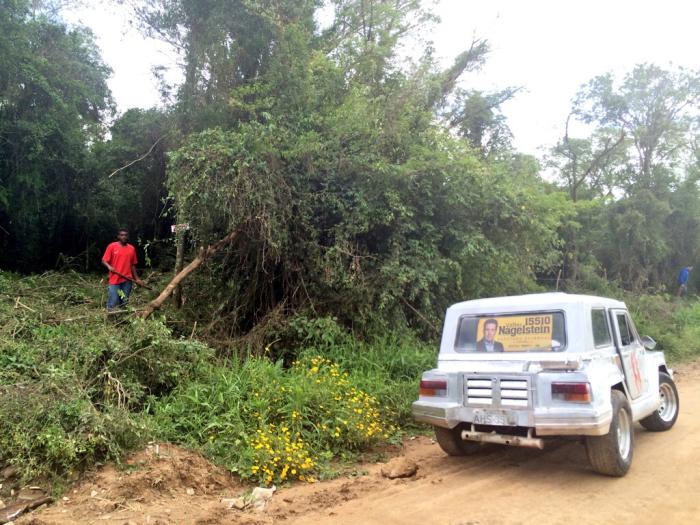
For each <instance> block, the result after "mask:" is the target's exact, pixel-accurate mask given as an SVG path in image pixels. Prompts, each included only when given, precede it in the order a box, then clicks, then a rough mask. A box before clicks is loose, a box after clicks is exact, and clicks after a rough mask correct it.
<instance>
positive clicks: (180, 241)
mask: <svg viewBox="0 0 700 525" xmlns="http://www.w3.org/2000/svg"><path fill="white" fill-rule="evenodd" d="M175 236H176V237H175V239H176V243H177V251H176V252H175V276H177V275H178V274H179V273H180V272H181V271H182V268H183V267H184V266H185V230H184V229H182V228H178V229H177V232H176V233H175ZM173 299H175V308H178V309H179V308H181V307H182V287H181V286H180V285H179V284H178V285H176V286H175V290H174V291H173Z"/></svg>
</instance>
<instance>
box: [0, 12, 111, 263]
mask: <svg viewBox="0 0 700 525" xmlns="http://www.w3.org/2000/svg"><path fill="white" fill-rule="evenodd" d="M30 7H31V6H30V4H29V3H28V2H25V1H21V0H6V1H4V2H3V5H2V9H0V187H2V191H0V246H2V249H1V250H0V265H2V266H5V267H14V268H22V269H25V270H26V269H31V268H41V267H45V266H46V265H51V264H54V263H55V257H56V254H58V253H69V252H73V253H75V252H77V251H80V249H84V247H85V245H86V243H87V242H88V239H87V238H86V237H85V236H84V235H81V232H82V231H84V230H83V229H82V228H81V221H80V213H79V212H78V211H77V208H79V207H80V206H81V203H84V202H85V200H86V199H87V195H88V193H89V190H90V188H92V187H93V186H94V184H95V179H94V177H93V174H92V173H90V172H89V171H88V170H86V163H87V157H88V155H89V149H88V148H89V145H90V144H92V143H94V142H96V141H97V140H99V139H100V136H101V134H102V132H103V126H102V122H103V117H104V116H105V115H106V114H108V113H109V112H110V111H111V100H110V95H109V91H108V89H107V85H106V82H105V80H106V77H107V75H108V74H109V69H108V68H107V67H106V66H105V65H104V64H103V63H102V61H101V59H100V57H99V55H98V53H97V48H96V46H95V44H94V42H93V40H92V35H91V34H90V33H88V32H86V31H84V30H81V29H73V30H68V29H67V28H66V27H65V26H63V25H61V24H60V23H57V22H54V21H51V20H50V19H48V18H46V17H44V16H42V15H35V16H32V14H33V13H32V11H30ZM79 247H82V248H79Z"/></svg>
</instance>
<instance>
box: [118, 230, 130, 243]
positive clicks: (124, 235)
mask: <svg viewBox="0 0 700 525" xmlns="http://www.w3.org/2000/svg"><path fill="white" fill-rule="evenodd" d="M117 240H118V241H119V242H120V243H121V244H126V243H127V242H128V241H129V230H127V229H126V228H120V229H119V231H118V232H117Z"/></svg>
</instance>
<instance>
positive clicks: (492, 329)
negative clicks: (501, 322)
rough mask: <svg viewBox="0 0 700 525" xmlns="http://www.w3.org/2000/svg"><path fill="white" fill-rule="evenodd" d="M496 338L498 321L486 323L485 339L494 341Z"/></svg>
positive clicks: (490, 341)
mask: <svg viewBox="0 0 700 525" xmlns="http://www.w3.org/2000/svg"><path fill="white" fill-rule="evenodd" d="M495 338H496V323H486V324H485V325H484V339H485V340H486V341H488V342H489V343H492V342H493V340H494V339H495Z"/></svg>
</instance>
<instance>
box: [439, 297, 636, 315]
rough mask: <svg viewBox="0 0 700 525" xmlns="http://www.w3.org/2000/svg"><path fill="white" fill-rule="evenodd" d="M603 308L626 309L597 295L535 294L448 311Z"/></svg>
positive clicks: (482, 301) (460, 305) (471, 303)
mask: <svg viewBox="0 0 700 525" xmlns="http://www.w3.org/2000/svg"><path fill="white" fill-rule="evenodd" d="M573 305H579V306H585V305H588V306H601V307H605V308H626V306H625V303H624V302H622V301H618V300H616V299H610V298H607V297H597V296H595V295H579V294H568V293H564V292H547V293H533V294H526V295H511V296H505V297H489V298H486V299H474V300H472V301H463V302H461V303H456V304H453V305H452V306H450V308H449V309H448V310H463V311H470V312H474V311H491V312H497V311H498V312H504V311H507V310H520V309H528V310H529V309H536V308H547V309H558V308H562V309H565V308H566V307H567V306H569V307H570V306H573Z"/></svg>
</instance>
